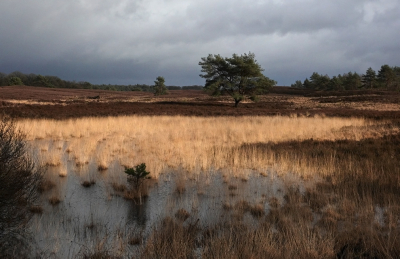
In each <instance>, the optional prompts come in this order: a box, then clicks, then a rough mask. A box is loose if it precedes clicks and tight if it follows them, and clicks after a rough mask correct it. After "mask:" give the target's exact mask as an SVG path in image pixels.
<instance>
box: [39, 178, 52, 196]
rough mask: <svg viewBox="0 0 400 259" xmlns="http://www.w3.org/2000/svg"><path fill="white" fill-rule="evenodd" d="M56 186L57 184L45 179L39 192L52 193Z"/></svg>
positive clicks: (40, 185)
mask: <svg viewBox="0 0 400 259" xmlns="http://www.w3.org/2000/svg"><path fill="white" fill-rule="evenodd" d="M55 186H56V184H55V183H54V182H52V181H50V180H47V179H43V180H42V181H41V182H40V184H39V186H38V191H39V193H44V192H47V191H50V190H51V189H53V188H54V187H55Z"/></svg>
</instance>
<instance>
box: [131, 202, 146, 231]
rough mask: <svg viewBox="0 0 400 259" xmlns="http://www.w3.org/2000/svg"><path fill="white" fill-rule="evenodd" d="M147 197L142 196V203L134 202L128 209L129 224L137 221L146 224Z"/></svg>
mask: <svg viewBox="0 0 400 259" xmlns="http://www.w3.org/2000/svg"><path fill="white" fill-rule="evenodd" d="M146 210H147V198H142V204H139V203H135V202H132V203H131V205H130V206H129V210H128V224H134V223H136V224H137V225H139V226H145V225H146V221H147V216H146Z"/></svg>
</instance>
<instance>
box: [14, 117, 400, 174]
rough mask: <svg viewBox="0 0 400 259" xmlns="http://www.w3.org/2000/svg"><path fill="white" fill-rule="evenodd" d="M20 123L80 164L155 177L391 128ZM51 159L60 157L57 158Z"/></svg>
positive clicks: (211, 121)
mask: <svg viewBox="0 0 400 259" xmlns="http://www.w3.org/2000/svg"><path fill="white" fill-rule="evenodd" d="M17 125H18V127H19V128H20V129H22V130H23V131H24V132H25V133H26V135H27V138H28V140H31V141H33V142H34V140H39V139H42V140H49V141H53V142H54V143H56V145H57V146H62V145H61V144H60V141H65V142H66V145H65V146H66V147H65V149H64V150H63V152H68V153H71V154H70V155H72V157H73V158H74V159H75V161H76V163H77V165H79V164H85V163H88V161H89V160H90V158H91V157H94V158H95V159H96V160H97V163H98V166H99V168H102V169H106V168H107V167H108V165H109V163H110V162H111V161H113V160H118V161H119V162H120V164H122V165H124V166H129V167H131V166H134V165H136V164H138V163H146V165H147V166H148V169H149V170H150V172H151V173H152V176H153V177H157V176H158V175H159V173H161V172H162V171H163V170H164V169H166V168H168V167H170V168H178V167H179V168H183V169H184V170H186V171H188V172H192V173H198V172H200V171H203V170H212V169H222V168H224V169H226V168H228V169H232V172H233V173H235V172H236V173H238V172H239V171H240V169H243V168H249V169H255V170H261V169H265V168H266V167H270V166H274V164H275V165H277V164H278V163H279V164H280V165H284V164H285V161H284V159H283V158H282V157H280V158H279V161H276V158H275V157H274V156H273V154H272V153H271V154H262V157H260V154H256V153H254V154H252V153H251V151H250V153H249V150H246V152H248V153H249V154H247V155H246V157H243V154H242V153H241V152H240V150H239V149H240V146H241V145H243V144H249V143H279V142H284V141H291V140H294V141H302V140H306V139H311V138H312V139H314V140H341V139H349V140H359V139H362V138H366V137H378V136H381V135H384V134H386V133H387V131H388V129H387V127H385V126H384V122H376V121H369V120H366V119H362V118H328V117H321V116H316V117H297V116H292V117H282V116H273V117H261V116H259V117H252V116H246V117H211V118H209V117H207V118H205V117H184V116H121V117H106V118H94V117H88V118H80V119H68V120H51V119H23V120H20V121H18V123H17ZM371 126H373V127H371ZM391 130H392V131H393V130H398V129H391ZM59 153H62V152H59ZM58 155H61V154H58ZM49 160H52V161H54V160H56V159H55V158H54V157H51V159H49ZM45 163H46V162H45ZM49 163H50V161H49ZM53 163H54V162H53ZM287 163H290V164H291V165H292V167H293V163H294V164H296V163H302V162H301V161H286V164H287ZM305 163H307V162H305ZM298 166H299V167H302V166H303V167H304V166H306V165H300V164H299V165H298ZM238 169H239V170H238ZM244 177H245V176H244Z"/></svg>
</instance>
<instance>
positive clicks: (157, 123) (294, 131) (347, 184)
mask: <svg viewBox="0 0 400 259" xmlns="http://www.w3.org/2000/svg"><path fill="white" fill-rule="evenodd" d="M21 89H22V90H21V95H15V96H14V95H11V92H10V91H9V92H7V93H6V90H7V88H2V89H0V93H2V95H1V98H2V105H1V106H0V110H2V111H3V112H6V113H8V114H10V115H11V116H14V117H15V118H16V119H17V125H18V127H19V128H20V129H22V130H23V131H24V132H25V133H26V136H27V141H28V142H29V143H30V145H31V147H32V153H33V154H34V156H35V157H37V159H38V161H40V163H42V164H43V165H46V166H47V167H48V170H47V172H46V175H45V181H44V182H43V185H42V186H41V188H40V191H41V193H42V194H41V196H42V199H41V202H40V204H38V205H37V206H35V207H34V208H32V210H31V211H32V213H35V217H34V218H33V222H32V225H31V226H32V227H31V232H33V236H35V238H33V239H32V247H34V249H32V254H37V255H40V256H42V257H48V258H53V257H54V258H74V257H77V256H78V257H82V258H137V257H139V258H398V257H399V256H400V248H399V247H400V169H399V168H400V162H399V161H400V127H399V126H400V123H399V120H398V118H399V115H400V104H399V102H398V100H399V96H400V95H399V94H398V93H389V92H377V91H375V92H374V91H369V92H356V91H355V92H348V93H347V95H346V94H345V93H346V92H338V93H331V95H326V93H317V94H316V93H308V92H302V93H301V94H299V93H298V92H296V91H295V90H292V89H289V90H290V91H289V90H286V89H283V90H282V89H275V92H274V93H272V94H270V95H266V96H262V97H261V98H260V102H258V103H241V104H240V105H239V108H237V109H236V108H234V107H233V103H231V102H230V99H229V98H227V97H224V96H222V97H217V98H214V97H209V96H207V95H205V94H203V93H201V92H198V91H176V92H174V91H171V95H169V96H164V97H161V98H158V97H155V98H153V97H152V96H151V95H150V94H146V93H134V92H130V93H118V92H111V93H110V92H105V91H104V92H99V91H94V90H93V91H90V90H60V89H54V90H53V89H43V88H40V89H39V88H29V87H23V88H21ZM2 91H3V92H2ZM37 91H42V92H37ZM57 91H58V92H57ZM283 91H286V92H283ZM293 91H294V93H293ZM22 92H23V93H24V94H22ZM7 94H8V95H7ZM97 95H100V96H101V98H100V99H96V100H95V99H91V98H88V97H91V96H97ZM11 96H12V97H11ZM140 163H146V165H147V167H148V171H150V173H151V176H152V179H151V180H148V181H147V182H146V184H144V185H143V189H142V190H141V193H142V194H143V195H142V196H143V197H142V198H141V199H140V200H138V199H136V198H135V197H133V196H132V193H130V192H131V191H132V190H131V189H130V186H129V184H128V182H127V178H126V175H125V174H124V168H125V167H133V166H134V165H137V164H140Z"/></svg>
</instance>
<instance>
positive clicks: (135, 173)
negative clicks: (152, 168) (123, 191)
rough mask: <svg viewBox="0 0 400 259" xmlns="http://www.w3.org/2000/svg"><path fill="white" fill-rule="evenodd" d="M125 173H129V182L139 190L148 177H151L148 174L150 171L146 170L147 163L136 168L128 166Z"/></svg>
mask: <svg viewBox="0 0 400 259" xmlns="http://www.w3.org/2000/svg"><path fill="white" fill-rule="evenodd" d="M125 173H126V174H127V175H128V182H129V183H130V184H131V185H132V186H133V187H134V188H135V189H136V190H138V189H139V187H140V186H141V185H142V184H143V182H144V181H145V180H146V179H150V178H151V177H150V176H148V175H149V174H150V172H147V171H146V164H145V163H141V164H140V165H137V166H135V167H134V168H126V169H125Z"/></svg>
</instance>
